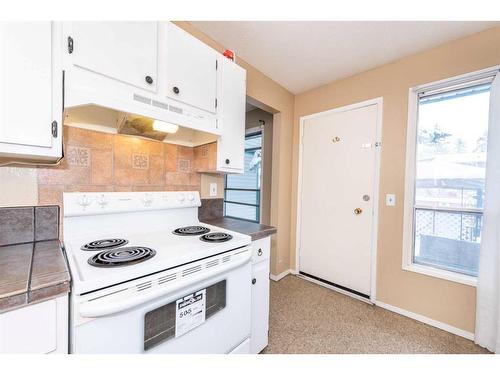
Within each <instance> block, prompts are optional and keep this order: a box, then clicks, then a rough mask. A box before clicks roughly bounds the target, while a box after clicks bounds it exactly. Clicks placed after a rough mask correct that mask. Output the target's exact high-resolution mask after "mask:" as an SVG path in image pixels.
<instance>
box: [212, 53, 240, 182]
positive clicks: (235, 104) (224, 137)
mask: <svg viewBox="0 0 500 375" xmlns="http://www.w3.org/2000/svg"><path fill="white" fill-rule="evenodd" d="M220 63H221V69H222V71H221V73H222V74H221V76H222V77H221V87H220V90H219V98H220V99H221V100H220V101H221V106H220V108H219V113H218V116H219V121H220V126H221V137H220V138H219V141H218V143H217V169H218V170H221V171H224V172H234V173H243V172H244V169H245V165H244V164H245V103H246V71H245V69H243V68H241V67H240V66H238V65H236V64H235V63H234V62H232V61H231V60H228V59H226V58H222V59H221V60H220Z"/></svg>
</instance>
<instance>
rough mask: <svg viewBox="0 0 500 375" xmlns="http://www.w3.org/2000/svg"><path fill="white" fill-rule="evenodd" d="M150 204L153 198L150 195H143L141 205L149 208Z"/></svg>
mask: <svg viewBox="0 0 500 375" xmlns="http://www.w3.org/2000/svg"><path fill="white" fill-rule="evenodd" d="M151 203H153V196H152V195H151V194H144V196H143V197H142V204H144V207H149V206H151Z"/></svg>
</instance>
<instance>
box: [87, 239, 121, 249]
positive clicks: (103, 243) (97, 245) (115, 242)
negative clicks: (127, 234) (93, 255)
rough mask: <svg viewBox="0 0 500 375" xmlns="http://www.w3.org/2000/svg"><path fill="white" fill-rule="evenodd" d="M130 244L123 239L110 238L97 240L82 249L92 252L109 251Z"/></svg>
mask: <svg viewBox="0 0 500 375" xmlns="http://www.w3.org/2000/svg"><path fill="white" fill-rule="evenodd" d="M126 244H128V241H127V240H124V239H123V238H108V239H105V240H96V241H92V242H89V243H87V244H85V245H83V246H82V247H81V249H82V250H85V251H91V250H109V249H115V248H117V247H120V246H123V245H126Z"/></svg>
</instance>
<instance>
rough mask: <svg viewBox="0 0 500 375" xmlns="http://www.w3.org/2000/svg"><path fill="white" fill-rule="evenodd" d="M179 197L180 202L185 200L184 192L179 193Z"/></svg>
mask: <svg viewBox="0 0 500 375" xmlns="http://www.w3.org/2000/svg"><path fill="white" fill-rule="evenodd" d="M177 199H179V202H184V200H185V199H186V197H185V196H184V194H179V195H177Z"/></svg>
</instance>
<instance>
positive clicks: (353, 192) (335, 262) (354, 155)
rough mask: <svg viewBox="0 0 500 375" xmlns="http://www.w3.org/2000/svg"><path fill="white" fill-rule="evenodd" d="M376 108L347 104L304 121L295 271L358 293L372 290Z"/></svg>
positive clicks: (362, 293)
mask: <svg viewBox="0 0 500 375" xmlns="http://www.w3.org/2000/svg"><path fill="white" fill-rule="evenodd" d="M351 108H352V107H351ZM379 110H381V108H379V105H378V104H371V105H366V106H362V107H355V108H354V109H349V108H348V107H346V109H345V110H343V109H339V110H334V111H329V112H326V113H324V114H318V115H314V116H311V117H309V118H306V119H305V121H304V122H303V138H302V167H301V197H300V199H301V202H300V227H299V236H300V240H299V246H300V248H299V256H300V258H299V271H300V272H301V274H304V275H305V276H310V277H312V278H315V279H318V280H319V281H323V282H326V283H329V284H331V285H333V286H335V287H338V288H341V289H344V290H347V291H350V292H354V293H355V294H358V295H361V296H363V297H369V296H370V294H371V287H370V285H371V263H372V243H373V235H374V231H376V228H374V215H373V214H374V207H375V206H374V203H375V202H376V199H377V197H376V196H375V195H376V191H377V189H376V176H377V168H378V163H377V152H378V147H377V146H378V145H377V143H376V142H377V122H378V121H377V119H378V111H379Z"/></svg>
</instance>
